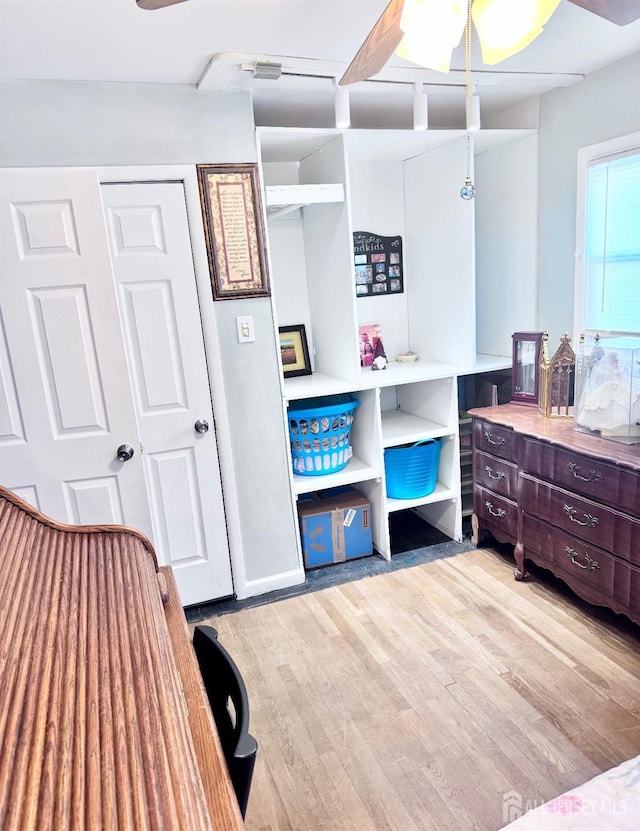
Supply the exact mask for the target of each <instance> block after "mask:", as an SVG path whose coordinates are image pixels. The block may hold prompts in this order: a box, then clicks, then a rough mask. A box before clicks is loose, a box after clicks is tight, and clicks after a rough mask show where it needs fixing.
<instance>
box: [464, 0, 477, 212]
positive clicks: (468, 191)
mask: <svg viewBox="0 0 640 831" xmlns="http://www.w3.org/2000/svg"><path fill="white" fill-rule="evenodd" d="M472 3H473V0H469V2H468V3H467V25H466V27H465V30H464V59H465V117H466V127H467V178H466V179H465V180H464V185H463V186H462V187H461V188H460V196H461V197H462V198H463V199H467V200H469V199H473V198H474V197H475V195H476V188H475V185H474V184H473V182H472V181H471V133H470V132H469V124H470V123H471V94H472V87H471V6H472Z"/></svg>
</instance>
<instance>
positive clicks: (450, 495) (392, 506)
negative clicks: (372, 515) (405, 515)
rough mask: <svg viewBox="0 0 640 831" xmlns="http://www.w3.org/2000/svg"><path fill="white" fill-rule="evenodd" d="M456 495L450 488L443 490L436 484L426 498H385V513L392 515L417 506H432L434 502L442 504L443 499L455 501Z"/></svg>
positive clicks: (443, 488) (442, 487) (442, 486)
mask: <svg viewBox="0 0 640 831" xmlns="http://www.w3.org/2000/svg"><path fill="white" fill-rule="evenodd" d="M457 498H458V494H457V493H456V491H453V490H451V488H445V487H444V485H441V484H440V483H439V482H437V483H436V487H435V490H433V491H432V493H430V494H429V495H428V496H421V497H419V498H417V499H391V498H389V497H387V511H388V512H389V513H392V512H394V511H404V510H406V509H407V508H416V507H418V506H419V505H432V504H433V503H434V502H443V501H444V500H445V499H457Z"/></svg>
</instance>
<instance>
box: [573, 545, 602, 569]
mask: <svg viewBox="0 0 640 831" xmlns="http://www.w3.org/2000/svg"><path fill="white" fill-rule="evenodd" d="M565 551H566V553H567V555H568V557H569V559H570V560H571V562H572V563H573V564H574V566H578V568H583V569H585V571H597V570H598V569H599V568H600V566H599V565H598V563H597V562H596V561H595V560H592V559H591V557H590V556H589V555H588V554H585V555H584V556H585V558H586V560H587V562H586V563H585V565H582V563H579V562H578V559H577V558H578V552H577V551H574V549H573V548H569V546H567V547H566V548H565Z"/></svg>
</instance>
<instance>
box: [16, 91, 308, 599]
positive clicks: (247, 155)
mask: <svg viewBox="0 0 640 831" xmlns="http://www.w3.org/2000/svg"><path fill="white" fill-rule="evenodd" d="M0 112H2V122H1V124H0V163H1V164H2V165H3V166H5V167H40V166H42V167H44V166H65V167H66V166H100V167H104V166H108V165H160V164H181V163H182V164H190V165H192V164H196V163H198V162H200V163H213V162H216V163H218V162H251V161H256V158H257V157H256V146H255V137H254V124H253V113H252V107H251V98H250V96H249V94H248V93H246V92H233V93H228V92H227V93H221V92H199V91H197V90H196V89H195V88H193V87H186V86H184V87H182V86H173V85H172V86H165V85H156V84H97V83H88V82H26V81H25V82H20V81H11V82H4V83H2V84H0ZM193 232H196V233H197V232H198V229H193ZM200 233H201V231H200ZM211 302H212V301H211ZM213 306H214V315H215V318H214V319H215V325H216V329H217V342H218V344H219V347H220V356H219V357H220V365H221V372H222V377H223V384H224V391H223V393H224V394H223V398H224V400H225V401H226V410H227V413H226V414H227V416H228V419H227V423H228V434H226V435H225V434H224V430H223V434H222V435H221V434H220V429H219V430H218V438H219V442H220V443H222V442H226V443H227V448H228V451H229V452H228V454H227V460H226V462H225V458H224V454H221V455H222V456H223V458H222V459H221V467H222V476H223V483H224V488H225V502H226V505H227V507H228V508H229V509H231V510H232V511H233V510H235V515H236V517H237V520H238V521H237V523H236V524H237V526H238V536H239V539H237V541H236V543H235V545H236V548H235V550H234V551H232V556H233V558H234V560H233V561H234V583H235V587H236V591H237V592H238V593H239V594H240V595H245V594H249V593H258V592H260V591H266V590H268V589H269V588H272V587H276V585H277V584H278V582H279V581H282V578H281V577H280V575H283V574H284V575H289V576H288V577H287V578H286V579H285V580H284V582H288V583H290V582H291V577H290V575H291V573H292V572H297V571H299V569H300V565H299V561H298V554H297V549H296V533H295V525H294V523H295V518H294V516H293V510H292V506H291V500H290V498H289V472H288V463H287V459H288V453H287V446H286V443H287V439H286V435H285V430H284V426H283V420H282V399H281V394H280V385H279V372H280V365H279V361H278V356H277V351H276V341H275V336H274V333H273V317H272V309H271V302H270V300H269V298H257V299H252V300H237V301H224V302H217V303H213ZM238 314H243V315H245V314H251V315H253V318H254V324H255V332H256V342H255V344H248V345H247V344H245V345H242V346H240V345H239V344H238V343H237V339H236V329H235V316H236V315H238ZM215 398H216V395H215V389H214V406H215ZM219 416H220V413H218V417H219ZM217 421H218V419H217ZM229 481H231V482H235V491H230V490H229V486H228V482H229ZM265 482H268V483H269V487H268V488H264V483H265ZM232 545H234V541H233V540H232ZM273 581H275V585H272V582H273Z"/></svg>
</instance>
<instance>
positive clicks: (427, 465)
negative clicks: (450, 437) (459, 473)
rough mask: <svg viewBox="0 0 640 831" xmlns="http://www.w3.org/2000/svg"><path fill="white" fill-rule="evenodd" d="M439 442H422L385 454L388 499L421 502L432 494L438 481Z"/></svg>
mask: <svg viewBox="0 0 640 831" xmlns="http://www.w3.org/2000/svg"><path fill="white" fill-rule="evenodd" d="M440 444H441V442H440V439H423V440H422V441H418V442H416V443H415V444H412V445H405V446H403V447H389V448H387V449H386V450H385V451H384V470H385V475H386V480H387V496H389V497H391V498H392V499H419V498H420V497H421V496H428V495H429V494H430V493H432V492H433V490H434V489H435V486H436V482H437V480H438V466H439V464H440Z"/></svg>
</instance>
